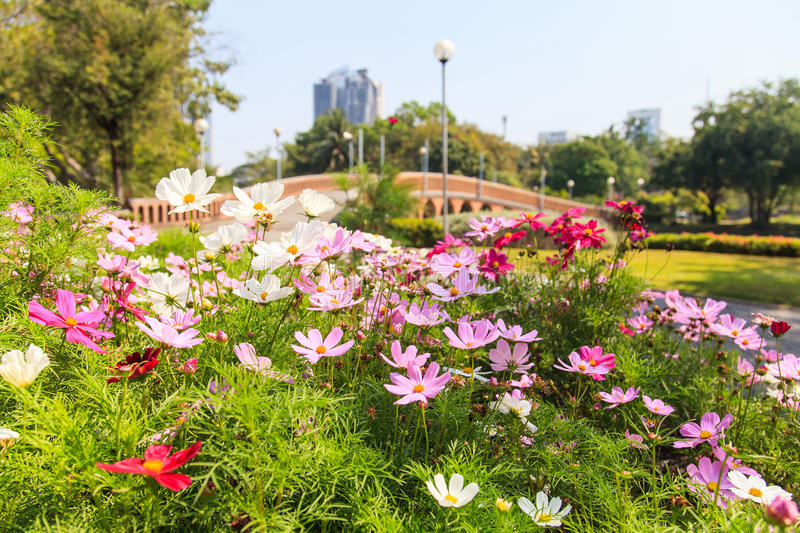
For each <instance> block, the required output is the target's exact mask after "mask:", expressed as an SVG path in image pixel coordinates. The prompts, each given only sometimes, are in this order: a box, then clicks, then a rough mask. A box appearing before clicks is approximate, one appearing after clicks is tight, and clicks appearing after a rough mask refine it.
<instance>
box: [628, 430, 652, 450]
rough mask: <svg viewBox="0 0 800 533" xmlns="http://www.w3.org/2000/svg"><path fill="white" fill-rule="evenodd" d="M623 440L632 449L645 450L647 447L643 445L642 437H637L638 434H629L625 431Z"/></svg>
mask: <svg viewBox="0 0 800 533" xmlns="http://www.w3.org/2000/svg"><path fill="white" fill-rule="evenodd" d="M625 438H626V439H627V441H628V444H630V445H631V446H632V447H633V448H636V449H638V450H646V449H647V445H646V444H645V443H644V437H642V436H641V435H639V434H638V433H631V432H630V431H628V430H627V429H626V430H625Z"/></svg>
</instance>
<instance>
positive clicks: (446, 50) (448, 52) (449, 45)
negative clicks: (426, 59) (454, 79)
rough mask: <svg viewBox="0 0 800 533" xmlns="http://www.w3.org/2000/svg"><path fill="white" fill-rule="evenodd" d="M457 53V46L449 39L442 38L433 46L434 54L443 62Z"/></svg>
mask: <svg viewBox="0 0 800 533" xmlns="http://www.w3.org/2000/svg"><path fill="white" fill-rule="evenodd" d="M455 53H456V47H455V45H454V44H453V42H452V41H450V40H448V39H442V40H441V41H439V42H438V43H436V45H435V46H434V47H433V56H434V57H435V58H436V59H438V60H439V61H441V62H442V63H447V62H448V61H450V60H451V59H452V58H453V54H455Z"/></svg>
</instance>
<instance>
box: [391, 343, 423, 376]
mask: <svg viewBox="0 0 800 533" xmlns="http://www.w3.org/2000/svg"><path fill="white" fill-rule="evenodd" d="M390 350H391V354H392V360H389V358H387V357H386V356H385V355H383V354H381V358H382V359H383V360H384V361H386V363H387V364H388V365H389V366H393V367H395V368H405V369H406V370H408V368H409V366H411V365H414V366H418V367H421V366H422V365H424V364H425V361H427V360H428V358H429V357H430V356H431V354H429V353H427V352H426V353H423V354H420V355H417V347H416V346H413V345H412V346H409V347H408V348H406V349H405V351H403V347H402V346H400V341H398V340H395V341H392V345H391V348H390Z"/></svg>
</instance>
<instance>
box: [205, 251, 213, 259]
mask: <svg viewBox="0 0 800 533" xmlns="http://www.w3.org/2000/svg"><path fill="white" fill-rule="evenodd" d="M212 259H214V253H213V252H206V261H211V260H212Z"/></svg>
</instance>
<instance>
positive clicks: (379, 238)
mask: <svg viewBox="0 0 800 533" xmlns="http://www.w3.org/2000/svg"><path fill="white" fill-rule="evenodd" d="M364 240H365V241H367V242H371V243H372V244H374V245H375V247H376V248H380V249H381V250H383V251H384V252H389V251H391V250H392V245H393V243H392V239H390V238H389V237H384V236H383V235H376V234H375V233H364Z"/></svg>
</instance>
